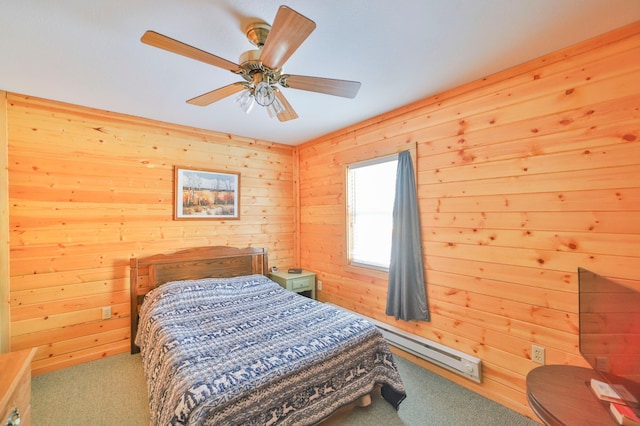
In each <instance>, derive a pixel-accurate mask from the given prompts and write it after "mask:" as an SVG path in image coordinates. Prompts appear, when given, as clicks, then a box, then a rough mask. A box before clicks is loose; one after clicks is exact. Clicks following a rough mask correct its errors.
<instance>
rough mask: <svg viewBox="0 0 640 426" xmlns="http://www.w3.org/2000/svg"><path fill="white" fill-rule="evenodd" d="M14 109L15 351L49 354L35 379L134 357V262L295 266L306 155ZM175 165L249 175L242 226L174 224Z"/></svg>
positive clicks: (80, 114) (64, 112) (32, 104)
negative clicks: (301, 165)
mask: <svg viewBox="0 0 640 426" xmlns="http://www.w3.org/2000/svg"><path fill="white" fill-rule="evenodd" d="M6 110H7V114H6V115H7V123H8V170H9V209H8V210H9V233H10V235H9V236H10V253H9V254H10V256H9V258H10V294H9V295H10V298H9V300H10V306H11V308H10V315H11V349H12V350H18V349H22V348H27V347H33V346H37V347H38V352H37V354H36V356H35V358H34V362H33V370H34V374H40V373H43V372H47V371H51V370H54V369H58V368H62V367H66V366H70V365H73V364H77V363H80V362H84V361H88V360H92V359H96V358H99V357H103V356H107V355H111V354H115V353H119V352H127V351H128V350H129V339H130V331H129V259H130V258H131V257H132V256H148V255H152V254H156V253H167V252H172V251H175V250H180V249H184V248H187V247H197V246H209V245H229V246H236V247H246V246H249V245H251V246H256V247H267V248H268V249H269V255H270V261H271V264H277V265H289V264H294V263H295V262H294V229H295V226H296V224H295V220H296V215H295V214H294V209H293V206H294V176H295V168H294V155H293V154H294V150H295V148H293V147H291V146H286V145H280V144H274V143H269V142H264V141H256V140H248V139H243V138H240V137H236V136H230V135H227V134H221V133H215V132H207V131H201V130H195V129H191V128H185V127H181V126H177V125H170V124H166V123H160V122H154V121H149V120H144V119H139V118H135V117H130V116H125V115H121V114H115V113H107V112H104V111H97V110H93V109H89V108H83V107H79V106H73V105H68V104H62V103H58V102H53V101H48V100H43V99H37V98H32V97H27V96H21V95H17V94H13V93H8V94H7V103H6ZM174 165H180V166H188V167H193V168H203V169H213V170H221V171H231V172H239V173H240V194H241V199H240V219H239V220H222V221H221V220H180V221H175V220H173V193H174V181H173V180H174ZM3 240H4V237H3ZM103 306H111V307H112V309H113V318H112V319H109V320H102V319H101V312H102V307H103Z"/></svg>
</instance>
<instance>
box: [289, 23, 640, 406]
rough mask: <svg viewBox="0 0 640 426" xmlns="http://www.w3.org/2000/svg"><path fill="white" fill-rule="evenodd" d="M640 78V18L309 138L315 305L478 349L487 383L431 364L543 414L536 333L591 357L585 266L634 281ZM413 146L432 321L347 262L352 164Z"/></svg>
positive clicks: (307, 228) (639, 245)
mask: <svg viewBox="0 0 640 426" xmlns="http://www.w3.org/2000/svg"><path fill="white" fill-rule="evenodd" d="M639 82H640V23H636V24H633V25H631V26H628V27H625V28H622V29H619V30H616V31H614V32H612V33H609V34H606V35H603V36H601V37H598V38H596V39H593V40H589V41H586V42H584V43H581V44H579V45H576V46H573V47H570V48H567V49H565V50H562V51H560V52H556V53H553V54H550V55H548V56H545V57H542V58H539V59H537V60H534V61H531V62H528V63H525V64H522V65H520V66H517V67H514V68H512V69H509V70H506V71H504V72H500V73H498V74H495V75H492V76H489V77H487V78H485V79H482V80H480V81H475V82H473V83H470V84H467V85H464V86H462V87H458V88H456V89H453V90H450V91H448V92H445V93H442V94H439V95H437V96H434V97H432V98H429V99H426V100H424V101H421V102H418V103H416V104H413V105H408V106H406V107H403V108H401V109H399V110H396V111H393V112H390V113H388V114H385V115H383V116H380V117H376V118H374V119H371V120H368V121H366V122H364V123H361V124H359V125H355V126H353V127H350V128H347V129H345V130H344V131H341V132H336V133H334V134H331V135H327V136H326V137H322V138H319V139H318V140H315V141H311V142H309V143H306V144H303V145H301V146H300V147H299V168H300V171H299V173H300V241H301V266H302V267H304V268H306V269H310V270H313V271H317V272H318V274H319V279H320V280H321V281H322V283H323V289H322V291H320V292H319V299H320V300H323V301H330V302H333V303H336V304H338V305H342V306H345V307H347V308H349V309H352V310H355V311H357V312H360V313H362V314H365V315H369V316H371V317H374V318H376V319H378V320H381V321H385V322H387V323H390V324H393V325H395V326H397V327H400V328H402V329H405V330H407V331H410V332H412V333H415V334H417V335H420V336H423V337H426V338H428V339H431V340H435V341H438V342H440V343H443V344H445V345H447V346H450V347H453V348H456V349H458V350H461V351H463V352H466V353H469V354H472V355H475V356H478V357H480V358H481V359H482V360H483V370H484V371H483V374H484V379H483V383H482V384H475V383H474V382H471V381H468V380H466V379H464V378H461V377H459V376H457V375H455V374H452V373H449V372H448V371H445V370H442V369H439V368H438V367H435V366H432V365H430V364H428V363H426V362H421V364H423V365H425V366H426V367H427V368H429V369H432V370H434V371H437V372H438V373H439V374H442V375H443V376H446V377H448V378H450V379H451V380H454V381H455V382H458V383H460V384H462V385H463V386H465V387H467V388H469V389H472V390H474V391H476V392H478V393H480V394H482V395H485V396H487V397H489V398H491V399H493V400H495V401H497V402H499V403H501V404H503V405H506V406H508V407H510V408H512V409H514V410H516V411H518V412H520V413H522V414H524V415H528V416H531V417H533V418H536V417H535V415H534V414H533V412H532V411H531V410H530V409H529V407H528V404H527V401H526V393H525V392H526V385H525V378H526V375H527V373H528V372H529V371H530V370H531V369H532V368H534V367H536V366H537V364H535V363H533V362H532V361H531V345H532V343H535V344H537V345H541V346H543V347H545V348H546V362H547V363H549V364H574V365H586V363H585V362H584V360H583V359H582V358H581V356H580V354H579V351H578V334H577V330H578V315H577V313H578V295H577V291H578V281H577V268H578V266H582V267H586V268H588V269H591V270H593V271H594V272H597V273H599V274H602V275H605V276H609V277H613V278H615V279H618V280H620V281H626V282H629V283H631V284H633V285H637V286H639V288H640V219H639V218H640V140H639V134H640V84H639ZM415 146H417V166H416V169H417V178H418V180H417V183H418V193H419V194H418V195H419V200H420V209H421V213H420V218H421V225H422V246H423V250H424V261H425V264H426V266H425V269H426V277H427V281H428V284H427V292H428V298H429V305H430V309H431V313H432V321H431V322H429V323H427V322H420V323H418V322H402V321H395V320H393V318H390V317H386V316H385V315H384V309H385V308H384V307H385V303H386V276H385V275H380V274H367V273H366V272H364V271H363V270H357V269H354V268H349V267H347V266H345V257H346V256H345V185H344V181H345V165H346V164H348V163H350V162H355V161H360V160H365V159H368V158H372V157H376V156H382V155H385V154H389V153H393V152H397V151H400V150H404V149H408V148H413V147H415ZM372 232H374V230H372ZM425 404H428V401H425Z"/></svg>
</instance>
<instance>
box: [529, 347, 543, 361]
mask: <svg viewBox="0 0 640 426" xmlns="http://www.w3.org/2000/svg"><path fill="white" fill-rule="evenodd" d="M531 360H532V361H533V362H536V363H538V364H542V365H544V348H543V347H542V346H538V345H531Z"/></svg>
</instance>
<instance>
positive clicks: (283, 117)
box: [275, 90, 298, 121]
mask: <svg viewBox="0 0 640 426" xmlns="http://www.w3.org/2000/svg"><path fill="white" fill-rule="evenodd" d="M275 93H276V97H277V98H278V100H279V101H280V103H281V104H282V106H283V107H284V111H282V112H281V113H279V114H278V120H280V121H289V120H295V119H296V118H298V114H296V112H295V111H294V110H293V107H292V106H291V104H290V103H289V101H287V98H285V97H284V94H283V93H282V92H281V91H279V90H276V91H275Z"/></svg>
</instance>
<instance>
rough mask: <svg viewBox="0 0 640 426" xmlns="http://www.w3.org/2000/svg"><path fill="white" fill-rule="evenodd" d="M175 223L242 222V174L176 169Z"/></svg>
mask: <svg viewBox="0 0 640 426" xmlns="http://www.w3.org/2000/svg"><path fill="white" fill-rule="evenodd" d="M175 183H176V192H175V197H176V200H175V206H176V208H175V219H239V218H240V210H239V208H240V205H239V204H240V174H239V173H228V172H219V171H215V170H193V169H188V168H183V167H176V168H175Z"/></svg>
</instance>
